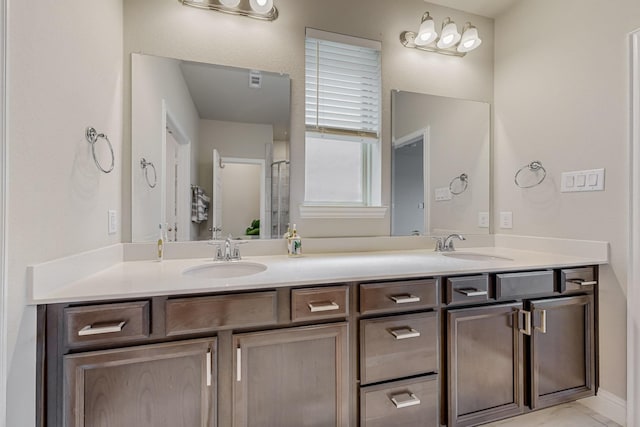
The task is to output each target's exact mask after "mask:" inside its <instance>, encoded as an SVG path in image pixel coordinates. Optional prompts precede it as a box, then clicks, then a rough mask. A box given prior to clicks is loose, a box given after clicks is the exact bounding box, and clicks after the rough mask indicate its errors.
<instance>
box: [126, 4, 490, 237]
mask: <svg viewBox="0 0 640 427" xmlns="http://www.w3.org/2000/svg"><path fill="white" fill-rule="evenodd" d="M277 6H278V8H279V10H280V17H279V18H278V19H277V20H276V21H274V22H271V23H265V22H259V21H256V20H250V19H242V18H238V17H233V16H228V15H224V14H220V13H215V12H209V11H204V10H200V9H195V8H189V7H185V6H182V5H181V4H180V3H179V2H176V1H175V0H127V1H126V2H124V7H125V52H126V53H129V52H142V51H144V52H145V53H148V54H154V55H161V56H170V57H176V58H181V59H189V60H194V61H202V62H212V63H218V64H223V65H232V66H236V67H244V68H250V69H251V68H257V69H262V70H266V71H273V72H284V73H286V74H289V75H290V76H291V83H292V93H291V101H292V115H291V120H292V121H291V123H292V127H291V133H290V141H291V161H292V162H291V206H292V207H294V209H292V211H291V215H292V218H291V222H292V223H293V222H295V223H297V225H298V229H299V231H300V233H301V234H302V235H304V236H337V235H343V236H345V235H349V236H354V235H388V234H389V232H390V227H389V225H390V222H389V217H388V216H387V218H384V219H381V220H370V219H368V220H360V219H351V220H304V221H303V220H301V219H300V218H298V209H297V206H298V205H299V204H301V203H302V202H303V200H304V34H305V27H313V28H318V29H322V30H326V31H334V32H338V33H344V34H349V35H352V36H357V37H364V38H369V39H375V40H380V41H382V86H383V98H382V106H383V111H382V134H383V158H382V165H383V171H382V174H383V177H382V182H383V188H382V190H383V199H382V202H383V204H386V205H388V204H389V203H390V172H391V168H390V164H391V145H390V135H391V129H390V105H391V103H390V91H391V89H402V90H407V91H412V92H422V93H431V94H436V95H445V96H452V97H456V98H466V99H474V100H479V101H486V102H491V101H492V100H493V20H491V19H488V18H484V17H480V16H476V15H469V14H467V13H463V12H460V11H456V10H452V9H447V8H443V7H440V6H436V5H431V4H425V2H424V1H422V0H402V1H389V0H349V1H343V0H324V1H314V0H278V2H277ZM426 10H429V11H430V12H431V15H432V16H434V17H435V19H436V21H437V22H441V21H442V20H443V19H444V18H446V17H447V16H450V17H451V18H452V19H453V20H455V21H456V22H458V23H464V22H465V21H472V22H473V23H474V24H475V25H476V26H477V27H478V30H479V31H480V34H481V35H482V38H483V45H482V46H481V48H480V49H478V50H477V51H474V52H472V53H469V54H468V55H467V56H466V57H465V58H456V57H447V56H444V55H434V54H429V53H426V52H420V51H417V50H410V49H406V48H405V47H403V46H402V45H401V44H400V41H399V35H400V33H401V32H402V31H404V30H413V31H415V30H417V28H418V26H419V24H420V18H421V17H422V14H423V13H424V12H425V11H426ZM126 60H127V59H125V61H126ZM127 86H128V83H127V82H125V97H126V96H128V95H126V93H127V92H126V91H127V89H128V87H127ZM125 99H126V98H125ZM125 105H126V104H125ZM127 122H128V120H127V119H126V111H125V134H126V133H127V132H126V131H127V127H128V126H129V124H128V123H127ZM125 155H126V154H125ZM129 179H130V177H129V176H124V182H123V206H125V208H126V207H127V206H128V203H129V200H130V194H129V190H127V181H128V180H129ZM125 227H126V225H125ZM124 239H125V240H126V239H127V235H126V234H125V236H124Z"/></svg>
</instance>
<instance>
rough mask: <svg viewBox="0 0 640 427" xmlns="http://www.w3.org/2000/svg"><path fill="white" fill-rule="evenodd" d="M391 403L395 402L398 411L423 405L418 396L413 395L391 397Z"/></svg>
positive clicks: (404, 394) (403, 394) (405, 394)
mask: <svg viewBox="0 0 640 427" xmlns="http://www.w3.org/2000/svg"><path fill="white" fill-rule="evenodd" d="M391 402H393V404H394V405H396V408H398V409H402V408H408V407H409V406H416V405H419V404H420V403H421V402H420V398H418V396H416V395H415V394H413V393H402V394H396V395H395V396H392V397H391Z"/></svg>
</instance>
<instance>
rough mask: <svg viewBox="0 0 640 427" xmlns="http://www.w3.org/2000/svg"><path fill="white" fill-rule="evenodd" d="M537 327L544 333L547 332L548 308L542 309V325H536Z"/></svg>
mask: <svg viewBox="0 0 640 427" xmlns="http://www.w3.org/2000/svg"><path fill="white" fill-rule="evenodd" d="M536 329H537V330H538V331H540V332H542V333H543V334H546V333H547V310H540V326H536Z"/></svg>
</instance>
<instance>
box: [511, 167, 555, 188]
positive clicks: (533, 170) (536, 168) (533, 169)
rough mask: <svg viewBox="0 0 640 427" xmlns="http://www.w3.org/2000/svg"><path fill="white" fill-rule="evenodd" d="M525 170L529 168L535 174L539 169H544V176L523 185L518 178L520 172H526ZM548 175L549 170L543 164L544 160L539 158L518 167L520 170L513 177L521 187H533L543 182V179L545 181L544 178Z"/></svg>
mask: <svg viewBox="0 0 640 427" xmlns="http://www.w3.org/2000/svg"><path fill="white" fill-rule="evenodd" d="M525 170H529V171H530V172H533V173H535V174H537V173H538V171H542V177H541V178H540V179H539V180H538V181H537V182H535V183H533V184H530V185H523V184H521V183H520V181H519V180H518V178H519V177H520V174H521V173H522V172H524V171H525ZM546 177H547V170H546V169H545V168H544V167H543V166H542V162H541V161H539V160H534V161H533V162H531V163H529V164H527V165H524V166H523V167H521V168H520V169H518V172H516V175H515V176H514V177H513V181H514V182H515V183H516V185H517V186H518V187H520V188H533V187H535V186H537V185H540V184H542V181H544V179H545V178H546Z"/></svg>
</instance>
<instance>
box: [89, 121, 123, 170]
mask: <svg viewBox="0 0 640 427" xmlns="http://www.w3.org/2000/svg"><path fill="white" fill-rule="evenodd" d="M85 135H86V137H87V141H89V144H91V154H92V155H93V161H94V162H96V166H97V167H98V169H100V170H101V171H102V172H104V173H109V172H111V171H112V170H113V167H114V166H115V164H116V156H115V154H114V152H113V145H111V141H109V137H108V136H107V135H105V134H104V133H98V131H96V130H95V128H92V127H88V128H87V130H86V132H85ZM100 138H102V139H104V140H105V141H107V147H109V151H110V152H111V166H110V167H109V168H107V169H105V168H103V167H102V165H101V164H100V162H99V161H98V158H97V157H96V143H97V142H98V140H99V139H100Z"/></svg>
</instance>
